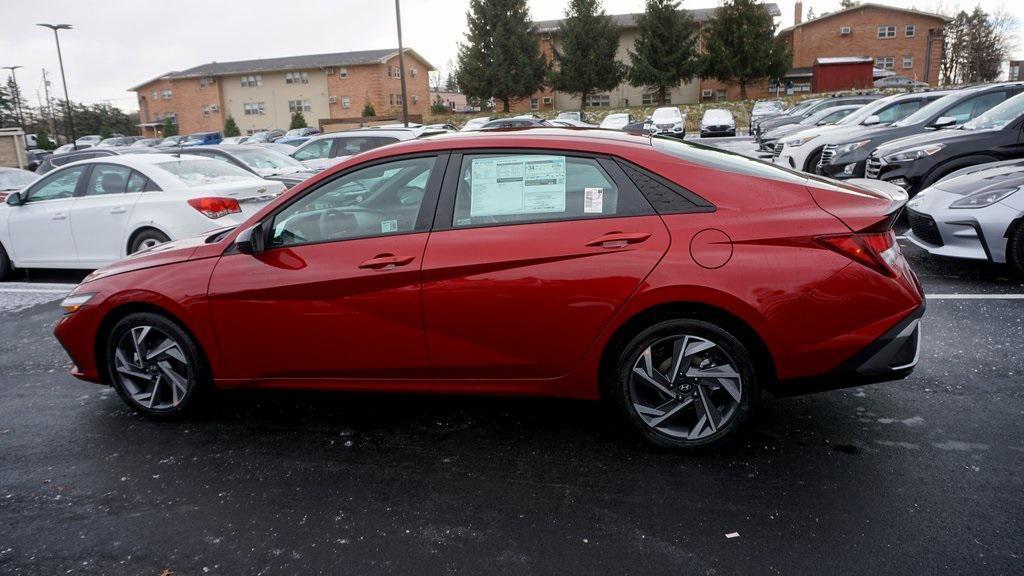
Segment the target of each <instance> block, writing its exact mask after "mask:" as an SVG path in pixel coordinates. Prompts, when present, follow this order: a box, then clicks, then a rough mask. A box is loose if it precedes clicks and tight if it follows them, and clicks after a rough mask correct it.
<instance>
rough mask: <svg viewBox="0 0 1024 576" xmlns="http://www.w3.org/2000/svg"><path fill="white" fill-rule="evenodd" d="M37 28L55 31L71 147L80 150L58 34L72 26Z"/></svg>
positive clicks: (58, 25)
mask: <svg viewBox="0 0 1024 576" xmlns="http://www.w3.org/2000/svg"><path fill="white" fill-rule="evenodd" d="M36 26H42V27H43V28H49V29H50V30H53V39H54V40H56V41H57V61H58V62H60V81H61V82H62V83H63V84H64V104H65V106H64V113H65V115H66V117H67V123H68V130H69V131H70V132H71V142H70V144H71V147H72V149H74V150H78V145H77V144H75V140H76V138H75V121H74V120H73V119H72V117H71V98H70V97H68V79H67V77H66V76H64V57H63V56H61V54H60V35H58V34H57V32H58V31H59V30H71V24H36Z"/></svg>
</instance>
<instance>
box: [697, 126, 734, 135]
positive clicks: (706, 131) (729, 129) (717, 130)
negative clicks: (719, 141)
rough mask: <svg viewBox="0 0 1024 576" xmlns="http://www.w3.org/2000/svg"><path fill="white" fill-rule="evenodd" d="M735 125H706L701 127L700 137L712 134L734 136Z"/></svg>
mask: <svg viewBox="0 0 1024 576" xmlns="http://www.w3.org/2000/svg"><path fill="white" fill-rule="evenodd" d="M735 135H736V127H735V126H706V127H701V129H700V136H701V138H708V137H712V136H735Z"/></svg>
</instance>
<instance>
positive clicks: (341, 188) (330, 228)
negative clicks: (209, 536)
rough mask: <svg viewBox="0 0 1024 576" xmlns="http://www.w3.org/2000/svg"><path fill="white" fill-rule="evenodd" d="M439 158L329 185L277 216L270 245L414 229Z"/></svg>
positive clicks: (367, 171)
mask: <svg viewBox="0 0 1024 576" xmlns="http://www.w3.org/2000/svg"><path fill="white" fill-rule="evenodd" d="M435 161H436V158H434V157H427V158H410V159H407V160H399V161H396V162H388V163H385V164H378V165H376V166H370V167H367V168H362V169H359V170H356V171H354V172H350V173H348V174H346V175H344V176H342V177H340V178H337V179H335V180H333V181H331V182H328V183H327V184H324V185H323V186H321V187H319V188H317V189H316V190H314V191H313V192H311V193H310V194H307V195H306V196H305V197H304V198H302V199H300V200H298V201H297V202H295V203H294V204H292V205H291V206H288V207H287V208H285V209H284V210H282V211H281V212H279V213H278V214H277V215H276V216H275V217H274V221H273V226H272V229H273V234H272V236H271V238H270V246H293V245H296V244H309V243H315V242H330V241H334V240H348V239H351V238H366V237H371V236H385V235H389V234H402V233H406V232H413V231H415V230H416V219H417V216H418V215H419V212H420V205H421V204H422V203H423V196H424V195H425V193H426V188H427V183H428V182H429V181H430V174H431V173H432V171H433V169H434V164H435Z"/></svg>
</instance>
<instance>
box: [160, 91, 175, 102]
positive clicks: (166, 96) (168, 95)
mask: <svg viewBox="0 0 1024 576" xmlns="http://www.w3.org/2000/svg"><path fill="white" fill-rule="evenodd" d="M171 96H172V94H171V91H170V90H164V91H163V92H161V93H160V97H161V98H163V99H164V100H170V99H171Z"/></svg>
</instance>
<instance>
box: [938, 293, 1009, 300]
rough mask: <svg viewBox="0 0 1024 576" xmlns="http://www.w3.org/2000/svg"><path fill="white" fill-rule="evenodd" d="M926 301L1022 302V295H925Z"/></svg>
mask: <svg viewBox="0 0 1024 576" xmlns="http://www.w3.org/2000/svg"><path fill="white" fill-rule="evenodd" d="M924 297H925V298H927V299H928V300H1024V294H925V296H924Z"/></svg>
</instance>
